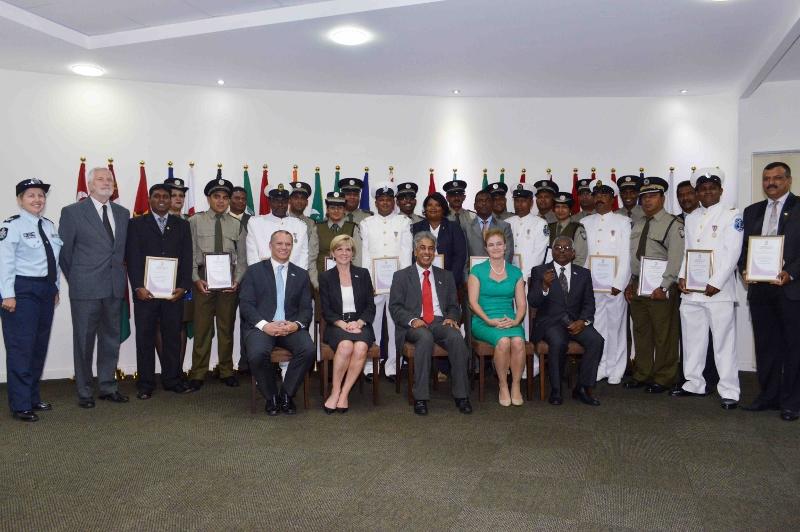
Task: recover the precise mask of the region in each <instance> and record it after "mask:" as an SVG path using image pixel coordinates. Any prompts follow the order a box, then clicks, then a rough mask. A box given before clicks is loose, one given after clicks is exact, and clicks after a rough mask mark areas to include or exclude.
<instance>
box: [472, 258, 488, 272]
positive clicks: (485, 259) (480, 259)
mask: <svg viewBox="0 0 800 532" xmlns="http://www.w3.org/2000/svg"><path fill="white" fill-rule="evenodd" d="M487 260H489V257H483V256H478V255H470V256H469V269H470V270H471V269H472V267H473V266H477V265H478V264H480V263H482V262H486V261H487Z"/></svg>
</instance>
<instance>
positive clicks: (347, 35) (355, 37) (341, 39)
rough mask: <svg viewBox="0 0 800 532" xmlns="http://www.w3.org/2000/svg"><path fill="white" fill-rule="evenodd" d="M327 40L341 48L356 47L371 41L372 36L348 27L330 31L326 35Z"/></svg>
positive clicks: (358, 29) (366, 32)
mask: <svg viewBox="0 0 800 532" xmlns="http://www.w3.org/2000/svg"><path fill="white" fill-rule="evenodd" d="M328 38H329V39H330V40H332V41H333V42H335V43H337V44H341V45H343V46H358V45H359V44H364V43H365V42H367V41H370V40H372V34H371V33H370V32H368V31H367V30H362V29H361V28H354V27H351V26H348V27H344V28H336V29H334V30H332V31H331V32H330V33H329V34H328Z"/></svg>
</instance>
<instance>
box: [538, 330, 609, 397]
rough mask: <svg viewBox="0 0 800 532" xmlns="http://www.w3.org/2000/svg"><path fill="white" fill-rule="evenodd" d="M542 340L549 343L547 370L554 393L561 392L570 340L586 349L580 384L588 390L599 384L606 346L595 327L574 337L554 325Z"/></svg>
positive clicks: (582, 359)
mask: <svg viewBox="0 0 800 532" xmlns="http://www.w3.org/2000/svg"><path fill="white" fill-rule="evenodd" d="M542 339H543V340H544V341H545V342H547V346H548V348H549V353H548V358H549V360H548V367H547V370H548V377H549V378H550V388H551V389H552V390H553V391H557V392H560V391H561V377H562V376H563V375H564V366H565V364H566V362H567V348H568V347H569V342H570V340H575V341H576V342H578V343H579V344H581V346H583V349H584V354H583V357H581V363H580V369H579V372H578V384H580V385H581V386H585V387H587V388H592V387H594V385H595V383H596V382H597V367H598V366H599V365H600V358H601V357H602V356H603V345H604V344H605V340H604V339H603V337H602V336H601V335H600V333H599V332H597V331H596V330H595V328H594V327H592V326H591V325H590V326H589V327H586V328H585V329H583V330H582V331H581V332H580V333H578V334H576V335H572V334H570V333H569V331H567V328H566V327H565V326H564V325H562V324H554V325H552V326H551V327H548V328H547V329H546V330H545V331H544V334H543V336H542ZM529 378H530V376H529Z"/></svg>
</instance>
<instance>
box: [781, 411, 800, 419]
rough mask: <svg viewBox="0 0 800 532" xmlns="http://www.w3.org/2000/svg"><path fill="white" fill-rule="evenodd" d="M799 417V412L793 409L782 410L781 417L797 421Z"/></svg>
mask: <svg viewBox="0 0 800 532" xmlns="http://www.w3.org/2000/svg"><path fill="white" fill-rule="evenodd" d="M798 417H800V416H798V413H797V412H794V411H793V410H781V419H782V420H784V421H797V418H798Z"/></svg>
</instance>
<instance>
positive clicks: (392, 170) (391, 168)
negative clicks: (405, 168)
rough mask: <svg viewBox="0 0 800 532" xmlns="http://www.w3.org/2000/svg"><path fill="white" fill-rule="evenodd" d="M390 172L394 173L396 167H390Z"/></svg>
mask: <svg viewBox="0 0 800 532" xmlns="http://www.w3.org/2000/svg"><path fill="white" fill-rule="evenodd" d="M389 171H390V172H394V166H392V165H391V164H390V165H389Z"/></svg>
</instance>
